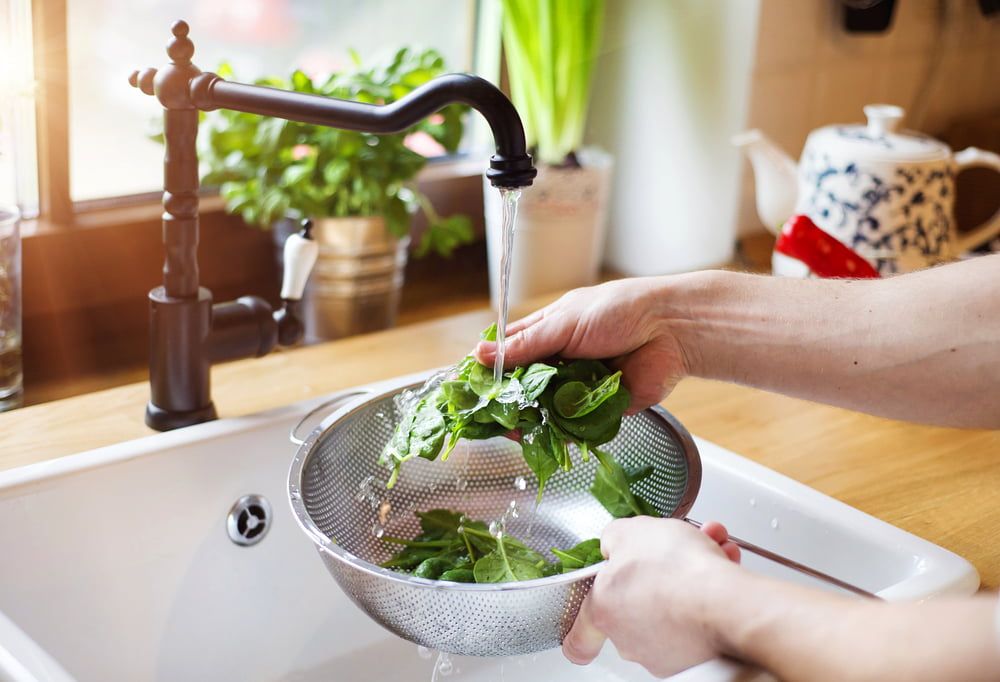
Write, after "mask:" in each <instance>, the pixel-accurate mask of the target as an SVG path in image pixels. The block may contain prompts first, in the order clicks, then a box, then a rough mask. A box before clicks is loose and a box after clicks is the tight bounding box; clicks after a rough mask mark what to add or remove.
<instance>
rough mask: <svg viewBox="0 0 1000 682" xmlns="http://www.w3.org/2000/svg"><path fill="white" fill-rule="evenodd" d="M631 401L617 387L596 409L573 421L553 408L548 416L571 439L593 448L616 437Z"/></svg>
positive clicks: (544, 395)
mask: <svg viewBox="0 0 1000 682" xmlns="http://www.w3.org/2000/svg"><path fill="white" fill-rule="evenodd" d="M545 397H546V394H543V399H544V398H545ZM631 400H632V399H631V396H629V392H628V390H627V389H626V388H625V387H624V386H619V387H618V390H617V391H616V392H615V393H614V394H612V395H611V397H609V398H608V399H607V400H605V401H604V402H603V403H601V405H600V406H599V407H597V409H595V410H594V411H593V412H590V413H588V414H585V415H583V416H582V417H577V418H575V419H570V418H566V417H563V416H562V415H560V414H559V411H558V410H556V409H554V408H553V407H550V408H549V416H550V417H551V418H552V420H553V422H555V424H556V425H558V426H559V428H561V429H562V430H563V431H565V432H566V433H568V434H569V436H570V437H571V438H572V439H574V440H576V441H586V443H587V444H588V445H589V446H591V448H593V446H595V445H602V444H603V443H607V442H608V441H609V440H612V439H613V438H614V437H615V436H617V435H618V430H619V429H620V428H621V424H622V416H623V415H624V414H625V410H626V409H628V406H629V403H630V402H631ZM544 404H545V403H544V402H543V405H544ZM549 405H550V406H551V400H550V401H549Z"/></svg>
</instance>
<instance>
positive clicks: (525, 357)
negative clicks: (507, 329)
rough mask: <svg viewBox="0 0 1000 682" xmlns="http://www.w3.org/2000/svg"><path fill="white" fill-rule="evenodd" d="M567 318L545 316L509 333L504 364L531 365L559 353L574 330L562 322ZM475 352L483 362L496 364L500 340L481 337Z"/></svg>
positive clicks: (509, 365) (488, 364)
mask: <svg viewBox="0 0 1000 682" xmlns="http://www.w3.org/2000/svg"><path fill="white" fill-rule="evenodd" d="M563 320H564V318H563V317H562V316H558V315H553V316H546V317H542V318H541V319H540V320H538V321H537V322H536V323H534V324H532V325H530V326H527V327H524V328H523V329H521V330H520V331H518V332H516V333H514V334H512V335H508V336H507V352H506V354H505V355H504V363H503V364H504V366H505V367H516V366H519V365H527V364H530V363H531V362H533V361H535V360H541V359H543V358H547V357H549V356H552V355H556V354H557V353H559V351H561V350H562V349H563V348H564V347H565V346H566V342H567V341H568V340H569V337H570V335H571V334H572V327H571V326H567V325H564V324H562V321H563ZM475 355H476V360H478V361H479V362H480V363H482V364H484V365H487V366H492V365H493V363H494V362H496V344H495V343H492V342H489V341H480V342H479V345H478V346H476V350H475Z"/></svg>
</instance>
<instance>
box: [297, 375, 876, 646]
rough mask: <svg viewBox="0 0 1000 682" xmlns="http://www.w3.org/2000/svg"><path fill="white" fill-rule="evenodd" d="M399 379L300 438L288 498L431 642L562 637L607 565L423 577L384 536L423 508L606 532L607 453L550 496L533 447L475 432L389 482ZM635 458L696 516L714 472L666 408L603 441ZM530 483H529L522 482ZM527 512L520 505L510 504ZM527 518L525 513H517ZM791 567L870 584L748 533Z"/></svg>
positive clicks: (367, 588)
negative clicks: (400, 560) (482, 580)
mask: <svg viewBox="0 0 1000 682" xmlns="http://www.w3.org/2000/svg"><path fill="white" fill-rule="evenodd" d="M417 386H419V384H417V385H416V386H406V387H403V388H399V387H397V388H395V389H392V390H389V391H387V392H383V393H380V394H377V395H365V396H362V397H360V398H358V399H355V400H353V401H351V402H350V403H349V404H347V405H345V406H344V407H342V408H341V409H339V410H337V411H336V412H334V413H333V414H332V415H330V417H328V418H327V419H325V420H324V421H323V423H321V424H320V425H319V426H317V427H316V428H315V429H314V430H313V431H312V433H311V434H310V435H309V436H308V437H307V438H306V439H305V440H303V441H299V440H297V439H296V438H295V435H294V432H293V441H295V442H297V443H300V447H299V450H298V452H297V453H296V455H295V458H294V460H293V462H292V466H291V470H290V472H289V481H288V489H289V499H290V502H291V506H292V510H293V512H294V514H295V517H296V518H297V520H298V522H299V524H300V525H301V526H302V528H303V530H305V532H306V534H307V535H309V537H310V538H311V539H312V541H313V542H314V543H315V544H316V547H317V549H318V550H319V555H320V557H321V558H322V560H323V562H324V563H325V564H326V567H327V569H328V570H329V571H330V573H331V574H332V575H333V577H334V578H335V579H336V581H337V583H338V584H339V585H340V587H341V588H342V589H343V590H344V591H345V592H346V593H347V594H348V596H350V597H351V599H352V600H353V601H354V602H355V603H356V604H357V605H358V606H359V607H361V608H362V609H363V610H364V611H365V612H366V613H367V614H368V615H369V616H371V617H372V618H373V619H374V620H375V621H377V622H378V623H380V624H382V625H383V626H384V627H386V628H387V629H389V630H390V631H392V632H393V633H395V634H397V635H399V636H400V637H403V638H405V639H408V640H410V641H412V642H415V643H417V644H421V645H423V646H426V647H428V648H431V649H438V650H440V651H445V652H448V653H453V654H460V655H467V656H510V655H521V654H528V653H533V652H536V651H541V650H544V649H549V648H552V647H556V646H559V644H560V642H561V641H562V639H563V637H564V636H565V634H566V633H567V632H568V631H569V628H570V626H571V625H572V624H573V620H574V619H575V617H576V614H577V611H578V610H579V608H580V603H581V601H582V600H583V597H584V596H585V595H586V593H587V591H588V590H589V589H590V586H591V583H592V582H593V579H594V575H595V574H596V573H597V572H598V571H599V570H600V569H601V566H602V565H603V563H602V564H596V565H594V566H590V567H588V568H585V569H582V570H579V571H574V572H572V573H568V574H563V575H556V576H552V577H548V578H540V579H538V580H529V581H525V582H515V583H500V584H490V585H477V584H465V583H443V582H439V581H434V580H426V579H423V578H416V577H412V576H409V575H406V574H403V573H398V572H396V571H392V570H389V569H384V568H381V567H380V566H379V565H378V564H380V563H381V562H383V561H385V560H386V559H388V558H389V557H391V556H392V555H393V554H394V553H395V552H396V550H397V549H398V548H397V547H395V546H393V545H390V544H389V543H386V542H383V541H382V540H380V539H379V533H380V531H381V529H384V532H385V533H386V534H388V535H393V536H401V537H413V536H415V535H416V534H417V533H418V532H419V521H418V519H417V518H416V516H415V515H414V512H415V511H426V510H429V509H436V508H447V509H453V510H460V511H463V512H465V513H466V514H468V515H469V516H470V518H475V519H482V520H485V521H487V522H489V521H490V520H491V519H497V518H499V517H501V515H503V514H504V513H505V512H507V532H508V533H510V534H511V535H513V536H515V537H518V538H520V539H523V540H525V541H526V542H527V543H528V544H529V545H531V546H533V547H534V548H535V549H537V550H538V551H541V552H542V553H547V551H548V550H549V548H551V547H570V546H572V545H574V544H576V543H577V542H579V541H580V540H584V539H587V538H592V537H599V536H600V534H601V531H602V530H603V529H604V527H605V526H606V525H607V523H608V522H609V521H611V517H610V515H609V514H608V513H607V511H605V509H604V507H602V506H601V505H600V503H598V502H597V501H596V500H595V499H594V497H593V496H592V495H591V494H590V492H589V488H590V485H591V483H592V482H593V479H594V471H595V467H596V466H598V464H597V463H596V460H595V459H594V458H591V461H590V462H582V461H581V460H580V458H579V456H578V454H579V453H574V466H573V469H572V470H571V471H569V472H559V473H557V474H556V475H555V476H553V477H552V478H551V479H550V480H549V482H548V484H547V485H546V489H545V496H544V499H543V502H542V505H541V507H540V508H539V509H538V510H537V513H536V511H535V510H534V500H535V496H536V489H535V486H534V485H527V486H519V485H517V484H516V481H517V480H518V477H527V478H528V480H532V479H531V478H530V471H529V470H528V469H527V467H526V465H525V463H524V460H523V458H522V456H521V447H520V445H519V444H517V443H514V442H512V441H510V440H508V439H505V438H494V439H491V440H485V441H462V442H461V443H460V444H459V446H458V447H457V448H456V449H455V451H454V452H453V453H452V455H451V457H450V458H449V459H448V460H447V461H445V462H442V461H440V460H438V461H434V462H431V461H427V460H423V459H415V460H412V461H410V462H407V463H406V464H405V465H404V467H403V472H402V475H401V476H400V478H399V482H398V483H397V484H396V486H395V487H394V488H393V489H392V490H386V489H385V483H386V481H387V479H388V473H389V472H388V470H387V469H386V468H384V467H382V466H380V465H379V464H378V456H379V453H381V451H382V448H383V446H384V445H385V443H386V442H388V440H389V438H390V437H391V436H392V433H393V430H394V428H395V425H396V423H397V422H398V421H399V410H398V408H397V406H396V403H395V402H394V400H393V398H394V397H395V396H396V395H397V394H398V393H400V392H401V391H403V390H408V389H413V388H415V387H417ZM602 449H606V450H607V451H608V452H611V453H612V454H614V455H615V457H617V458H618V459H619V460H620V461H621V462H622V463H623V464H624V465H625V466H626V467H632V466H636V467H639V466H644V465H647V464H653V465H655V473H654V474H653V475H652V476H650V477H647V478H645V479H643V480H642V481H640V482H639V483H637V484H636V485H635V492H637V493H639V494H641V495H642V496H643V497H644V498H645V499H647V500H648V501H649V502H650V503H651V504H652V505H653V506H654V507H655V508H656V509H657V510H658V511H659V512H660V513H661V514H662V515H663V516H665V517H676V518H685V515H686V514H687V512H688V511H689V510H690V508H691V505H693V504H694V500H695V497H696V496H697V494H698V488H699V486H700V484H701V461H700V459H699V457H698V450H697V448H696V446H695V444H694V441H693V440H692V438H691V436H690V434H689V433H688V432H687V430H685V429H684V427H683V426H681V425H680V424H679V423H678V422H677V420H675V419H674V418H673V417H672V416H671V415H670V414H669V413H667V412H666V411H665V410H663V409H662V408H659V407H654V408H651V409H648V410H645V411H643V412H641V413H639V414H636V415H634V416H631V417H626V418H625V421H624V423H623V424H622V429H621V431H620V433H619V435H618V436H617V437H616V438H615V439H614V440H613V441H611V442H610V443H608V444H606V445H605V446H603V447H602ZM522 488H524V489H522ZM512 502H513V503H514V509H515V510H516V511H517V512H518V513H517V514H516V515H515V514H511V513H510V512H509V511H508V510H509V509H510V507H511V503H512ZM515 516H516V518H515ZM738 544H740V545H741V546H743V547H745V548H746V549H749V550H750V551H754V552H757V553H759V554H762V555H764V556H767V557H768V558H771V559H772V560H775V561H778V562H780V563H782V564H784V565H787V566H791V567H793V568H797V569H799V570H803V571H804V572H806V573H809V574H811V575H814V576H816V577H820V578H822V579H827V580H829V581H831V582H834V583H835V584H838V585H839V586H841V587H845V588H847V589H852V590H854V591H858V592H863V591H861V590H857V588H853V587H851V586H850V585H846V584H844V583H842V582H841V581H839V580H836V579H834V578H831V577H829V576H826V575H824V574H822V573H819V572H817V571H813V570H812V569H809V568H807V567H804V566H801V565H799V564H797V563H795V562H792V561H789V560H787V559H784V558H782V557H780V556H777V555H774V554H772V553H771V552H768V551H766V550H763V549H761V548H758V547H756V546H754V545H751V544H750V543H744V542H742V541H740V542H738Z"/></svg>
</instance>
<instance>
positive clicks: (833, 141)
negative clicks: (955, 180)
mask: <svg viewBox="0 0 1000 682" xmlns="http://www.w3.org/2000/svg"><path fill="white" fill-rule="evenodd" d="M864 112H865V116H866V117H867V118H868V124H867V125H862V124H852V125H832V126H826V127H825V128H820V129H819V130H817V131H815V132H814V133H813V134H812V135H810V138H813V139H812V140H811V141H812V142H815V143H818V144H822V145H823V146H824V147H826V148H827V149H828V150H830V151H836V153H837V155H838V156H846V157H849V158H852V159H858V160H862V159H870V160H885V161H939V160H942V159H947V158H948V157H949V156H951V149H950V148H949V147H948V145H946V144H944V143H943V142H939V141H938V140H935V139H934V138H932V137H929V136H927V135H924V134H922V133H918V132H914V131H912V130H897V129H896V128H897V127H898V126H899V123H900V121H901V120H902V119H903V114H904V112H903V108H902V107H897V106H895V105H892V104H869V105H867V106H866V107H865V108H864Z"/></svg>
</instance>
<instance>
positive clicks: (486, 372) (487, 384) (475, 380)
mask: <svg viewBox="0 0 1000 682" xmlns="http://www.w3.org/2000/svg"><path fill="white" fill-rule="evenodd" d="M469 388H471V389H472V390H473V391H474V392H475V394H476V395H478V396H479V397H480V398H495V397H496V396H497V395H498V394H499V393H500V387H499V386H498V385H497V383H496V381H494V380H493V368H492V367H487V366H486V365H481V364H479V363H478V362H477V363H476V364H475V365H473V366H472V369H470V370H469Z"/></svg>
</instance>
